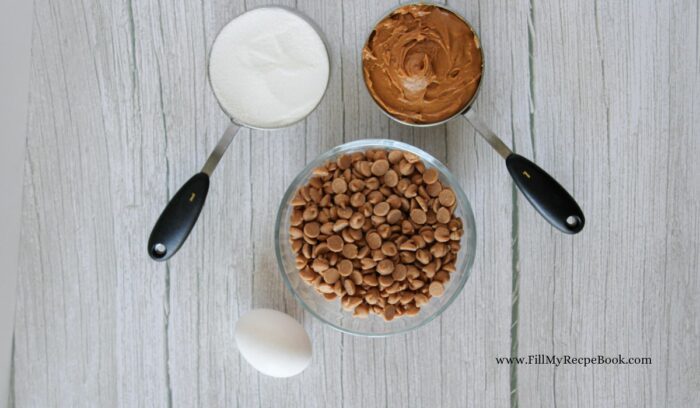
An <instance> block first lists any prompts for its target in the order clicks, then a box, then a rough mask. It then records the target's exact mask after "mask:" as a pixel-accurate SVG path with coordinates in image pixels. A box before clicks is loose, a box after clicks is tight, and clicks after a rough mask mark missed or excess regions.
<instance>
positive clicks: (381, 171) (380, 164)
mask: <svg viewBox="0 0 700 408" xmlns="http://www.w3.org/2000/svg"><path fill="white" fill-rule="evenodd" d="M388 170H389V162H388V161H387V160H385V159H381V160H377V161H376V162H374V164H372V174H374V175H375V176H377V177H379V176H383V175H385V174H386V172H387V171H388Z"/></svg>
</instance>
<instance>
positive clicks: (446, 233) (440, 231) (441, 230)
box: [435, 227, 450, 242]
mask: <svg viewBox="0 0 700 408" xmlns="http://www.w3.org/2000/svg"><path fill="white" fill-rule="evenodd" d="M435 240H436V241H438V242H447V241H449V240H450V230H448V229H447V228H445V227H437V228H436V229H435Z"/></svg>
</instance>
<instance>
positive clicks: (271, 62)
mask: <svg viewBox="0 0 700 408" xmlns="http://www.w3.org/2000/svg"><path fill="white" fill-rule="evenodd" d="M328 75H329V64H328V53H327V51H326V47H325V45H324V43H323V40H322V39H321V37H320V36H319V34H318V33H317V32H316V30H315V29H314V28H313V27H312V26H311V24H309V23H308V22H307V21H306V20H304V19H303V18H302V17H300V16H298V15H296V14H294V13H293V12H291V11H289V10H286V9H283V8H279V7H265V8H259V9H255V10H251V11H249V12H247V13H245V14H241V15H240V16H238V17H236V18H235V19H234V20H233V21H231V22H230V23H228V25H226V27H224V28H223V30H221V32H220V33H219V35H218V37H217V38H216V41H214V45H213V46H212V50H211V56H210V57H209V77H210V79H211V85H212V88H213V89H214V94H215V95H216V97H217V99H218V100H219V103H220V104H221V107H222V108H223V109H224V111H226V113H228V114H229V116H231V118H233V119H234V120H235V121H237V122H239V123H241V124H244V125H249V126H253V127H257V128H277V127H283V126H287V125H290V124H292V123H294V122H296V121H298V120H300V119H302V118H304V117H305V116H306V115H308V114H309V113H310V112H311V111H312V110H313V109H314V108H315V107H316V105H318V103H319V102H320V101H321V98H322V97H323V94H324V93H325V91H326V85H327V84H328Z"/></svg>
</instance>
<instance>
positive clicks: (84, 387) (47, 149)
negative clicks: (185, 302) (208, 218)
mask: <svg viewBox="0 0 700 408" xmlns="http://www.w3.org/2000/svg"><path fill="white" fill-rule="evenodd" d="M140 17H141V15H140V14H139V10H136V9H132V8H131V7H130V5H129V4H128V3H126V2H121V3H110V5H99V4H96V3H89V4H83V3H81V2H64V3H62V5H61V6H60V7H59V6H58V5H57V4H55V3H48V2H44V3H41V2H40V3H37V4H36V6H35V16H34V30H33V32H34V36H33V49H32V55H33V57H32V73H31V91H30V100H31V102H30V109H29V111H30V114H29V115H30V117H29V121H28V141H27V152H28V156H27V161H26V167H25V174H26V184H25V194H24V198H25V202H26V203H27V206H26V207H25V211H24V224H23V225H24V228H23V233H22V243H21V248H22V249H21V255H20V264H21V269H20V270H21V273H20V277H19V284H18V292H19V297H18V309H17V324H16V333H15V345H16V347H15V382H14V384H15V388H16V393H15V398H16V403H17V405H19V406H55V405H70V406H89V405H115V404H116V403H120V404H123V405H127V406H137V405H152V406H158V405H166V403H167V384H166V375H165V366H166V358H167V356H166V355H165V349H164V348H163V344H164V343H165V331H164V330H163V327H164V324H165V319H164V314H163V307H164V297H163V295H164V289H165V287H164V283H165V280H164V279H163V274H162V273H161V270H160V269H159V268H158V266H157V265H155V264H154V263H151V262H147V260H146V254H145V248H144V245H143V239H141V238H140V237H145V236H146V233H147V229H148V228H149V225H148V224H151V223H152V219H153V218H152V217H153V214H151V213H150V212H149V211H148V210H147V209H148V208H150V207H149V206H148V205H147V204H146V203H148V202H149V197H159V198H160V200H159V202H158V205H162V204H163V202H164V198H165V196H166V193H165V186H166V184H165V177H164V172H163V171H162V169H163V168H164V164H165V152H164V150H163V148H164V145H163V143H162V134H163V129H162V123H163V122H162V118H161V113H160V111H159V110H157V109H154V107H158V106H160V104H159V99H158V98H159V89H158V80H157V77H156V73H157V70H156V69H155V67H156V61H155V59H154V53H153V48H154V47H155V46H156V44H155V43H154V42H153V41H152V40H151V36H152V34H153V26H152V25H150V24H145V21H143V20H142V19H140ZM156 135H157V139H156V137H155V136H156ZM149 194H153V195H152V196H151V195H149Z"/></svg>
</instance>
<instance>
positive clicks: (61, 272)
mask: <svg viewBox="0 0 700 408" xmlns="http://www.w3.org/2000/svg"><path fill="white" fill-rule="evenodd" d="M265 4H267V2H265V1H262V0H260V1H254V0H247V1H233V2H231V1H224V0H215V1H202V2H184V1H179V2H164V1H157V0H147V1H140V2H135V1H130V0H118V1H113V2H108V3H105V2H99V1H96V0H66V1H64V2H62V3H61V5H58V4H55V3H52V2H37V3H36V5H35V16H34V22H33V40H32V68H31V73H30V75H31V91H30V101H29V120H28V124H27V134H28V139H27V159H26V163H25V178H24V203H25V206H24V209H23V216H22V226H23V228H22V237H21V254H20V276H19V278H18V294H17V296H18V299H17V312H16V329H15V340H14V342H15V347H14V373H13V384H12V385H13V398H14V403H15V404H16V405H17V406H23V407H24V406H37V407H47V406H129V407H132V406H149V407H150V406H177V407H180V406H182V407H191V406H208V407H209V406H233V407H252V406H265V407H268V406H269V407H278V406H288V407H297V406H298V407H331V406H332V407H337V406H342V407H376V406H386V407H405V406H416V407H423V406H425V407H427V406H440V407H465V406H469V407H471V406H475V407H482V406H495V407H502V406H508V405H510V406H512V407H515V406H524V407H536V406H575V407H578V406H581V407H588V406H590V407H598V406H674V407H691V406H694V405H695V403H696V401H697V400H699V399H700V391H699V390H700V351H699V350H700V347H698V346H699V345H700V318H699V317H698V316H697V310H699V309H700V282H699V280H698V277H697V270H698V267H699V266H700V258H699V256H698V251H697V248H698V247H700V234H699V233H698V231H699V230H700V208H699V207H700V204H699V201H698V197H700V176H698V174H700V165H699V164H698V161H697V160H695V156H697V155H698V154H700V141H699V140H700V130H699V129H698V118H700V102H698V98H696V97H694V96H695V95H697V94H698V93H699V91H700V55H699V54H698V44H699V43H700V38H699V37H698V32H700V31H698V30H699V29H698V27H699V26H700V24H699V22H698V15H699V14H698V13H699V9H698V5H697V4H696V3H693V2H692V1H689V0H681V1H678V2H671V1H661V2H652V1H650V0H648V1H647V0H645V1H641V2H617V3H615V4H612V3H609V2H608V3H605V2H601V1H596V2H589V3H586V2H577V1H574V0H566V1H565V0H537V1H535V0H530V1H524V0H518V1H516V2H509V3H507V4H505V3H503V4H501V3H498V2H489V1H479V2H471V1H469V2H467V1H461V0H460V1H451V0H448V1H447V5H448V6H450V7H452V8H454V9H455V10H456V11H458V12H460V13H461V14H463V15H464V16H465V17H466V18H467V19H468V20H469V21H470V22H471V23H472V24H473V25H474V26H475V27H476V28H477V30H478V31H479V32H480V35H481V39H482V43H483V46H484V50H485V54H486V66H487V72H486V74H485V77H484V82H483V85H482V89H481V93H480V96H479V100H478V102H477V104H476V105H475V109H476V110H477V111H478V112H479V114H480V116H482V118H483V119H484V121H485V122H487V123H488V124H489V125H490V126H491V127H492V128H493V129H494V130H495V131H496V132H497V133H498V134H500V135H501V136H502V137H503V139H504V140H505V141H506V142H507V143H508V144H510V145H513V147H514V150H515V151H517V152H519V153H521V154H523V155H526V156H528V157H531V158H534V159H535V160H536V161H537V162H538V163H539V164H540V165H541V166H542V167H543V168H545V169H547V170H549V171H550V172H551V173H552V174H553V175H554V176H555V177H556V178H558V179H559V180H560V181H561V182H562V184H563V185H564V186H565V187H566V188H568V189H569V190H570V191H572V192H573V194H574V196H575V197H576V198H577V199H578V200H579V201H580V203H581V204H582V207H583V209H584V212H585V213H586V215H587V219H588V225H587V226H586V229H585V230H584V232H583V233H582V234H580V235H578V236H575V237H570V236H564V235H561V234H559V233H558V232H556V231H555V230H553V229H552V228H551V227H550V226H549V225H547V224H546V223H545V222H544V221H543V220H542V219H540V217H539V216H538V215H537V214H536V213H535V212H534V211H533V210H532V209H531V208H530V207H529V204H528V203H527V202H526V201H525V200H523V198H522V197H521V196H520V194H519V193H518V192H517V191H516V190H515V188H514V187H513V185H512V182H511V181H510V178H509V177H508V174H507V171H506V169H505V166H504V163H503V161H502V160H501V159H500V157H499V156H498V155H497V154H496V153H495V152H493V151H492V150H491V149H490V147H489V146H488V145H487V144H486V143H485V142H483V141H482V140H480V138H479V137H478V135H476V134H475V132H474V130H473V129H472V128H471V127H470V126H469V125H468V124H467V123H466V122H465V121H463V120H461V119H456V120H454V121H452V122H450V123H448V124H447V125H443V126H438V127H434V128H429V129H413V128H409V127H406V126H403V125H399V124H397V123H394V122H392V121H391V120H390V119H389V118H387V117H386V116H385V115H384V114H382V113H381V112H380V110H379V109H378V108H377V107H376V106H375V105H374V104H373V102H372V101H371V99H370V97H369V95H368V94H367V92H366V91H365V89H364V83H363V82H362V78H361V66H360V64H361V62H360V54H359V52H360V48H361V46H362V45H363V43H364V41H365V39H366V36H367V34H368V33H369V31H370V29H371V27H372V25H373V24H374V23H375V22H376V21H377V20H378V19H379V18H380V17H381V16H382V15H383V14H385V13H386V12H387V11H389V10H390V9H392V8H393V7H395V6H397V5H398V4H399V3H398V2H397V1H396V0H381V1H369V0H354V1H345V2H340V1H317V0H296V1H295V0H287V1H282V2H278V3H277V4H284V5H287V6H290V7H295V8H297V9H299V10H300V11H301V12H302V13H304V14H306V15H307V16H309V17H311V18H312V19H313V20H314V21H316V22H317V23H318V24H319V26H320V27H321V29H322V30H323V32H324V35H325V37H326V41H327V43H328V48H329V53H330V56H331V60H332V66H331V82H330V86H329V89H328V92H327V94H326V96H325V98H324V100H323V102H322V104H321V105H320V106H319V108H318V109H317V110H316V111H314V112H313V113H312V114H311V115H310V116H309V117H308V118H307V119H306V120H304V121H303V122H301V123H298V124H296V125H294V126H291V127H289V128H287V129H284V130H280V131H275V132H262V131H250V130H246V129H243V130H241V131H240V133H239V135H238V136H237V137H236V139H235V140H234V142H233V144H232V145H231V147H230V150H229V152H228V154H227V156H226V157H225V158H224V159H223V160H222V162H221V164H220V166H219V168H218V169H217V171H216V172H215V174H214V175H213V177H212V188H211V191H210V195H209V198H208V204H207V206H206V209H205V210H204V212H203V213H202V217H201V219H200V220H199V222H198V225H197V227H196V228H195V230H194V231H193V233H192V235H191V237H190V238H189V240H188V242H187V244H186V245H185V246H184V247H183V249H182V250H181V251H180V253H179V254H178V255H177V256H176V257H174V258H172V260H170V261H169V262H167V263H166V264H157V263H153V262H152V261H151V260H150V259H149V258H148V257H147V254H146V250H145V242H146V239H147V236H148V233H149V230H150V228H151V227H152V224H153V222H154V220H155V219H156V218H157V215H158V213H159V212H160V210H161V209H162V207H163V206H164V205H165V203H166V202H167V200H168V199H169V197H170V196H171V195H172V194H173V193H174V192H175V191H176V190H177V188H179V186H180V185H181V184H182V183H184V182H185V181H186V180H187V179H188V178H189V177H190V176H191V175H192V174H193V173H194V172H196V171H198V170H199V168H200V167H201V165H202V164H203V162H204V160H205V159H206V156H207V154H208V153H209V151H210V149H212V148H213V146H214V145H215V143H216V141H217V140H218V137H219V136H220V135H221V133H222V132H223V130H224V129H225V128H226V125H227V121H228V119H227V118H226V116H225V115H224V114H223V113H222V112H221V111H220V109H219V108H218V106H217V103H216V101H215V99H214V97H213V95H212V94H211V92H210V91H209V87H208V83H207V76H206V57H207V55H208V50H209V47H210V45H211V42H212V41H213V39H214V37H215V36H216V34H217V32H218V30H219V29H220V28H221V27H222V26H223V25H224V24H226V22H228V21H229V20H230V19H231V18H233V17H235V16H236V15H238V14H240V13H242V12H244V11H245V10H248V9H251V8H253V7H257V6H260V5H265ZM370 137H388V138H392V139H398V140H402V141H405V142H408V143H412V144H415V145H416V146H418V147H420V148H423V149H425V150H427V151H428V152H430V153H431V154H432V155H434V156H435V157H437V158H439V159H440V160H441V161H443V162H444V163H445V164H447V165H448V167H449V168H450V169H451V170H452V171H453V173H454V174H455V175H456V176H457V178H458V179H459V180H460V184H461V186H462V187H463V188H464V190H465V191H466V193H467V195H468V197H469V198H470V201H471V204H472V207H473V210H474V214H475V217H476V222H477V234H478V244H477V245H478V246H477V255H476V261H475V264H474V268H473V272H472V277H471V278H470V281H469V282H468V283H467V285H466V287H465V289H464V293H463V294H462V295H460V296H459V298H458V299H457V301H456V302H455V303H454V304H453V305H452V306H451V307H450V308H449V309H448V310H447V311H446V312H445V313H444V314H443V315H442V316H441V317H440V318H439V319H436V320H435V321H433V322H431V323H430V324H428V325H427V326H426V327H424V328H421V329H419V330H416V331H415V332H412V333H408V334H405V335H400V336H396V337H391V338H388V339H366V338H359V337H354V336H349V335H343V334H340V333H338V332H336V331H334V330H332V329H330V328H328V327H326V326H324V325H323V324H322V323H320V322H319V321H318V320H316V319H313V317H312V316H310V315H309V314H308V313H306V312H305V311H304V310H303V309H302V308H301V307H300V306H299V305H298V304H297V303H296V302H295V301H294V299H293V298H292V296H291V294H290V293H289V292H288V291H287V290H286V289H285V287H284V285H283V284H282V281H281V279H280V277H279V272H278V271H277V265H276V261H275V258H274V251H273V248H274V247H273V244H274V241H273V240H274V237H273V235H274V217H275V215H276V213H277V206H278V203H279V201H280V199H281V197H282V195H283V194H284V192H285V190H286V189H287V187H288V185H289V183H290V182H291V180H292V178H293V177H294V175H296V173H297V172H298V171H300V170H301V169H302V168H303V166H304V164H305V163H307V162H308V161H310V160H312V159H313V158H314V157H316V156H317V155H318V154H320V153H322V152H324V151H325V150H327V149H329V148H331V147H333V146H336V145H338V144H341V143H343V142H346V141H351V140H357V139H363V138H370ZM258 307H270V308H274V309H278V310H282V311H284V312H286V313H289V314H290V315H292V316H293V317H295V318H296V319H298V320H299V321H301V322H302V324H303V325H304V327H305V328H306V329H307V331H308V332H309V334H310V335H311V337H312V341H313V345H314V360H313V363H312V365H311V366H310V367H309V368H308V369H307V370H306V371H305V372H304V373H302V374H301V375H299V376H297V377H294V378H290V379H286V380H279V379H272V378H269V377H265V376H263V375H260V374H258V373H257V372H256V371H255V370H253V369H252V368H251V367H250V366H249V365H248V364H247V363H246V362H245V361H244V360H243V359H242V358H241V356H240V355H239V353H238V351H237V350H236V347H235V342H234V340H233V327H234V324H235V321H236V320H237V318H238V317H239V316H240V315H241V314H243V313H245V312H247V311H249V310H251V309H253V308H258ZM529 354H556V355H572V356H589V355H598V354H603V355H610V356H617V355H618V354H622V355H625V356H629V357H646V356H649V357H652V359H653V363H652V365H651V366H614V365H609V366H589V367H581V366H559V367H553V366H548V365H540V366H537V365H529V366H528V365H523V366H512V367H511V366H508V365H498V364H496V362H495V358H496V357H507V356H510V355H516V356H518V355H519V356H527V355H529Z"/></svg>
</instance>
